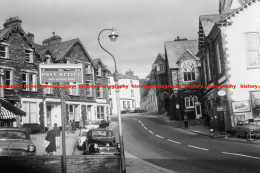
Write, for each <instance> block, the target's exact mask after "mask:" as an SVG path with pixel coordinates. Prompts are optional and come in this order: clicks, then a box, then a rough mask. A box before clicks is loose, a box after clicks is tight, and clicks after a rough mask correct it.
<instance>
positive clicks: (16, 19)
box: [3, 16, 22, 28]
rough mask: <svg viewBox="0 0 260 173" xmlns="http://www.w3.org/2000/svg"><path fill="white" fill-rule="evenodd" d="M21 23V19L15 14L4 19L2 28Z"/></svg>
mask: <svg viewBox="0 0 260 173" xmlns="http://www.w3.org/2000/svg"><path fill="white" fill-rule="evenodd" d="M21 23H22V21H21V20H20V19H19V17H18V16H16V17H10V18H9V19H6V20H5V23H4V24H3V26H4V28H8V27H10V26H14V25H18V26H21Z"/></svg>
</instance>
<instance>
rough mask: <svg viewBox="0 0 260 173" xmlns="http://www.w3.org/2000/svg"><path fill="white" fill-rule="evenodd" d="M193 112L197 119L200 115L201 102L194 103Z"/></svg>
mask: <svg viewBox="0 0 260 173" xmlns="http://www.w3.org/2000/svg"><path fill="white" fill-rule="evenodd" d="M195 114H196V119H199V118H201V117H202V113H201V104H196V105H195Z"/></svg>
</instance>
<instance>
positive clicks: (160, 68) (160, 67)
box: [159, 63, 164, 71]
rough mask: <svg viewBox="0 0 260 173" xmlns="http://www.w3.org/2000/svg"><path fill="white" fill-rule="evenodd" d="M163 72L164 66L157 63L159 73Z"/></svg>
mask: <svg viewBox="0 0 260 173" xmlns="http://www.w3.org/2000/svg"><path fill="white" fill-rule="evenodd" d="M163 70H164V65H163V63H159V71H163Z"/></svg>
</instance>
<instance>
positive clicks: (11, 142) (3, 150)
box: [0, 127, 36, 156]
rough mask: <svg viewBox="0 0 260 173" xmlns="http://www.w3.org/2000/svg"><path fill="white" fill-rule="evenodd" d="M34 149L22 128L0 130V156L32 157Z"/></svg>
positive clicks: (27, 134)
mask: <svg viewBox="0 0 260 173" xmlns="http://www.w3.org/2000/svg"><path fill="white" fill-rule="evenodd" d="M35 153H36V147H35V145H34V144H33V143H32V141H31V139H30V132H29V130H28V129H23V128H15V127H12V128H11V127H9V128H0V156H34V155H35Z"/></svg>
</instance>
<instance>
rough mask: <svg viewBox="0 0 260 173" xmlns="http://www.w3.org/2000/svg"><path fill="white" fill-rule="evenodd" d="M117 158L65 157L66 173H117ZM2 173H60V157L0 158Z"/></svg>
mask: <svg viewBox="0 0 260 173" xmlns="http://www.w3.org/2000/svg"><path fill="white" fill-rule="evenodd" d="M119 165H120V164H119V157H118V156H67V173H74V172H77V173H81V172H82V173H83V172H84V173H104V172H106V173H119V172H120V171H119ZM0 168H1V172H2V173H6V172H26V173H34V172H37V173H61V172H62V156H35V157H27V156H12V157H9V156H1V157H0Z"/></svg>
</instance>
